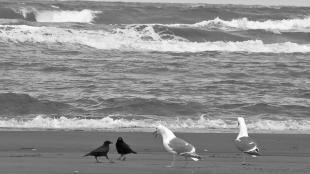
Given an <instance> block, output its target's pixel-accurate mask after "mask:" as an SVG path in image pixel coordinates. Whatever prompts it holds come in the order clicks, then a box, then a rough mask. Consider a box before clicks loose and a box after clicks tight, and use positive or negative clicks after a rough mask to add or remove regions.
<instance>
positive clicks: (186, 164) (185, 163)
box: [183, 157, 188, 168]
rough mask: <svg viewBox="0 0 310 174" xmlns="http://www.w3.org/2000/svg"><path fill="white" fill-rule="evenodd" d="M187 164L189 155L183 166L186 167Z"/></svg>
mask: <svg viewBox="0 0 310 174" xmlns="http://www.w3.org/2000/svg"><path fill="white" fill-rule="evenodd" d="M187 164H188V157H185V164H184V166H183V167H184V168H185V167H187Z"/></svg>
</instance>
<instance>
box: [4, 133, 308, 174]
mask: <svg viewBox="0 0 310 174" xmlns="http://www.w3.org/2000/svg"><path fill="white" fill-rule="evenodd" d="M118 136H122V137H123V138H124V140H125V142H127V143H128V144H130V145H131V147H132V149H133V150H135V151H137V152H138V154H130V155H128V156H127V160H126V161H118V160H116V158H118V157H119V155H118V154H117V152H116V149H115V144H112V146H111V149H110V152H109V157H110V158H112V159H113V160H114V161H115V162H114V163H109V162H108V161H107V160H105V158H101V159H100V160H101V161H103V162H102V163H95V159H94V158H92V157H82V156H83V155H84V154H85V153H87V152H89V151H90V150H92V149H94V148H96V147H98V146H99V145H101V144H102V143H103V141H104V140H110V141H112V142H114V143H115V141H116V139H117V137H118ZM177 136H179V137H181V138H184V139H186V140H188V141H189V142H191V143H192V144H194V145H195V146H196V149H197V152H198V153H199V154H200V155H202V156H203V161H199V162H190V163H189V164H188V166H187V167H186V168H184V167H183V166H184V164H185V161H184V159H183V158H182V157H178V158H177V162H176V166H175V167H174V168H166V167H165V166H166V165H167V164H169V163H170V161H171V159H172V156H171V155H170V154H168V153H166V152H165V151H164V149H163V147H162V142H161V139H160V138H157V139H155V138H154V137H153V136H152V134H151V133H139V132H126V133H125V132H80V131H1V132H0V170H1V172H0V173H3V174H49V173H51V174H70V173H91V174H92V173H94V174H95V173H100V174H102V173H107V174H110V173H111V174H112V173H115V174H121V173H126V174H152V173H154V174H158V173H160V172H161V173H176V174H180V173H204V174H205V173H208V174H213V173H214V174H215V173H216V174H222V173H223V174H224V173H229V174H233V173H236V174H243V173H251V174H256V173H257V174H258V173H268V174H270V173H276V174H277V173H279V174H286V173H287V174H292V173H294V174H296V173H305V174H306V173H307V174H308V173H309V171H310V165H309V164H310V135H309V134H252V137H253V138H255V139H256V140H257V142H258V143H259V144H260V147H261V152H262V154H263V156H261V157H257V158H251V157H248V162H249V163H250V165H247V166H243V165H241V156H240V153H239V152H238V151H237V150H236V148H235V146H234V144H233V139H234V138H235V136H236V134H229V133H177ZM205 149H208V151H205Z"/></svg>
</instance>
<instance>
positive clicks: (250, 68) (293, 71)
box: [0, 1, 310, 132]
mask: <svg viewBox="0 0 310 174" xmlns="http://www.w3.org/2000/svg"><path fill="white" fill-rule="evenodd" d="M309 12H310V8H305V7H302V8H301V7H260V6H232V5H195V4H186V5H184V4H182V5H181V4H141V3H104V2H48V1H44V2H38V1H36V2H31V1H27V2H25V3H21V2H20V1H19V2H18V3H16V2H15V3H14V2H3V1H2V2H1V3H0V74H1V76H0V127H3V128H40V129H41V128H42V129H50V128H52V129H83V130H89V129H96V130H100V129H112V130H118V129H119V128H150V127H153V126H154V125H156V124H158V123H162V124H166V125H168V126H170V127H173V128H177V129H180V130H186V131H197V130H198V131H202V132H203V131H208V130H210V129H214V130H216V131H226V130H230V129H234V128H235V127H236V117H237V116H243V117H245V118H246V120H247V123H248V126H249V128H250V129H251V130H256V131H258V132H262V131H283V132H287V131H300V132H308V131H309V130H310V118H309V116H310V115H309V113H310V59H309V58H310V44H309V41H310V17H309Z"/></svg>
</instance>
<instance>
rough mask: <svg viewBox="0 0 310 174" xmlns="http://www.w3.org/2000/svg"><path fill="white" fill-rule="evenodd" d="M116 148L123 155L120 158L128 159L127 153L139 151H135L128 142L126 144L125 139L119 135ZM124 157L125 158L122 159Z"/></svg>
mask: <svg viewBox="0 0 310 174" xmlns="http://www.w3.org/2000/svg"><path fill="white" fill-rule="evenodd" d="M115 146H116V150H117V152H118V153H119V154H121V156H120V157H119V158H118V160H123V161H125V160H126V157H125V155H127V154H130V153H134V154H136V153H137V152H135V151H133V150H132V149H131V148H130V147H129V145H128V144H126V143H125V142H124V140H123V138H122V137H118V138H117V141H116V144H115ZM122 157H123V159H122Z"/></svg>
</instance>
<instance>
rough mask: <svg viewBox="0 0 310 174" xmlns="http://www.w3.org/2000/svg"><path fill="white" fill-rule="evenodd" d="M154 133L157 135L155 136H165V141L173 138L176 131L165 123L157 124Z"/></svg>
mask: <svg viewBox="0 0 310 174" xmlns="http://www.w3.org/2000/svg"><path fill="white" fill-rule="evenodd" d="M153 134H154V135H155V137H156V136H157V135H161V136H162V138H163V141H170V140H171V139H173V138H174V137H175V135H174V133H173V132H172V131H171V130H170V129H168V128H167V127H165V126H163V125H159V126H157V127H156V131H155V132H154V133H153Z"/></svg>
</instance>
